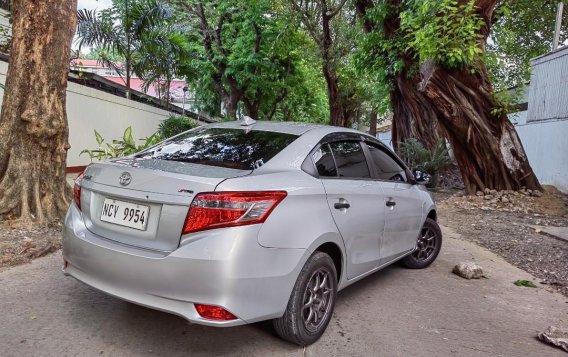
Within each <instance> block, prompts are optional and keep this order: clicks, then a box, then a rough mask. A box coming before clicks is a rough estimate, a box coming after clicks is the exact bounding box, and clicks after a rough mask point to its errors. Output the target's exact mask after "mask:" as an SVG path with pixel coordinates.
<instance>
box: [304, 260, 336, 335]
mask: <svg viewBox="0 0 568 357" xmlns="http://www.w3.org/2000/svg"><path fill="white" fill-rule="evenodd" d="M331 278H332V276H331V273H330V272H329V271H328V270H327V269H323V268H322V269H318V270H316V271H315V272H314V273H313V274H312V276H311V278H310V280H309V282H308V284H307V286H306V290H305V292H304V300H303V306H302V320H303V321H304V326H305V327H306V329H307V330H308V331H310V332H316V331H318V329H319V328H320V327H321V326H322V325H323V324H324V322H325V321H326V318H327V315H328V314H329V312H330V307H331V305H332V299H333V294H332V293H331V292H332V285H331V281H330V280H331Z"/></svg>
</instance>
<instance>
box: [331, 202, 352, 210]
mask: <svg viewBox="0 0 568 357" xmlns="http://www.w3.org/2000/svg"><path fill="white" fill-rule="evenodd" d="M333 207H334V208H335V209H347V208H349V207H351V205H350V204H349V202H336V203H335V204H334V205H333Z"/></svg>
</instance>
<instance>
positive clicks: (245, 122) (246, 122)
mask: <svg viewBox="0 0 568 357" xmlns="http://www.w3.org/2000/svg"><path fill="white" fill-rule="evenodd" d="M254 123H256V120H254V119H253V118H251V117H249V116H246V115H245V116H243V120H242V121H241V126H251V125H253V124H254Z"/></svg>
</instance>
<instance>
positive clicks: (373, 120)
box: [369, 110, 377, 136]
mask: <svg viewBox="0 0 568 357" xmlns="http://www.w3.org/2000/svg"><path fill="white" fill-rule="evenodd" d="M369 119H370V120H369V121H370V123H369V134H370V135H372V136H377V111H376V110H372V111H371V114H370V115H369Z"/></svg>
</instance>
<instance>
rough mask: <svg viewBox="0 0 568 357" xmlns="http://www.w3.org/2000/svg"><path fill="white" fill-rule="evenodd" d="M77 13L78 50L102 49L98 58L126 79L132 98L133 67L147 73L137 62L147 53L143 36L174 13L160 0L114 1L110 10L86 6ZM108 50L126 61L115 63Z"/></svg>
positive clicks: (128, 95) (128, 96)
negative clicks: (86, 7)
mask: <svg viewBox="0 0 568 357" xmlns="http://www.w3.org/2000/svg"><path fill="white" fill-rule="evenodd" d="M77 15H78V27H77V36H78V46H79V51H80V49H81V47H83V46H92V47H97V48H99V49H101V50H102V51H99V61H100V62H101V63H102V64H103V65H104V66H107V67H109V68H112V69H114V70H115V71H116V72H117V73H118V74H119V75H120V77H121V78H123V80H125V84H126V87H127V91H126V97H127V98H130V80H131V77H132V74H133V73H134V69H135V68H136V69H137V70H136V72H139V73H136V74H138V75H139V74H141V73H143V72H144V68H143V67H141V66H140V65H137V64H136V63H135V61H136V58H137V54H138V53H143V52H144V45H145V43H144V39H145V38H147V37H148V36H147V34H148V33H150V32H152V31H155V28H156V27H158V26H159V24H161V23H163V22H166V21H167V19H168V17H171V16H173V14H172V12H171V11H170V10H169V9H168V7H167V5H165V4H164V3H163V2H161V1H157V0H113V5H112V7H111V8H109V9H104V10H102V11H96V10H86V9H83V10H79V11H77ZM108 53H113V54H116V55H119V56H121V57H123V58H124V63H122V64H119V63H116V62H115V61H113V60H112V59H111V56H108V55H107V54H108ZM138 57H140V56H138Z"/></svg>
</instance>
